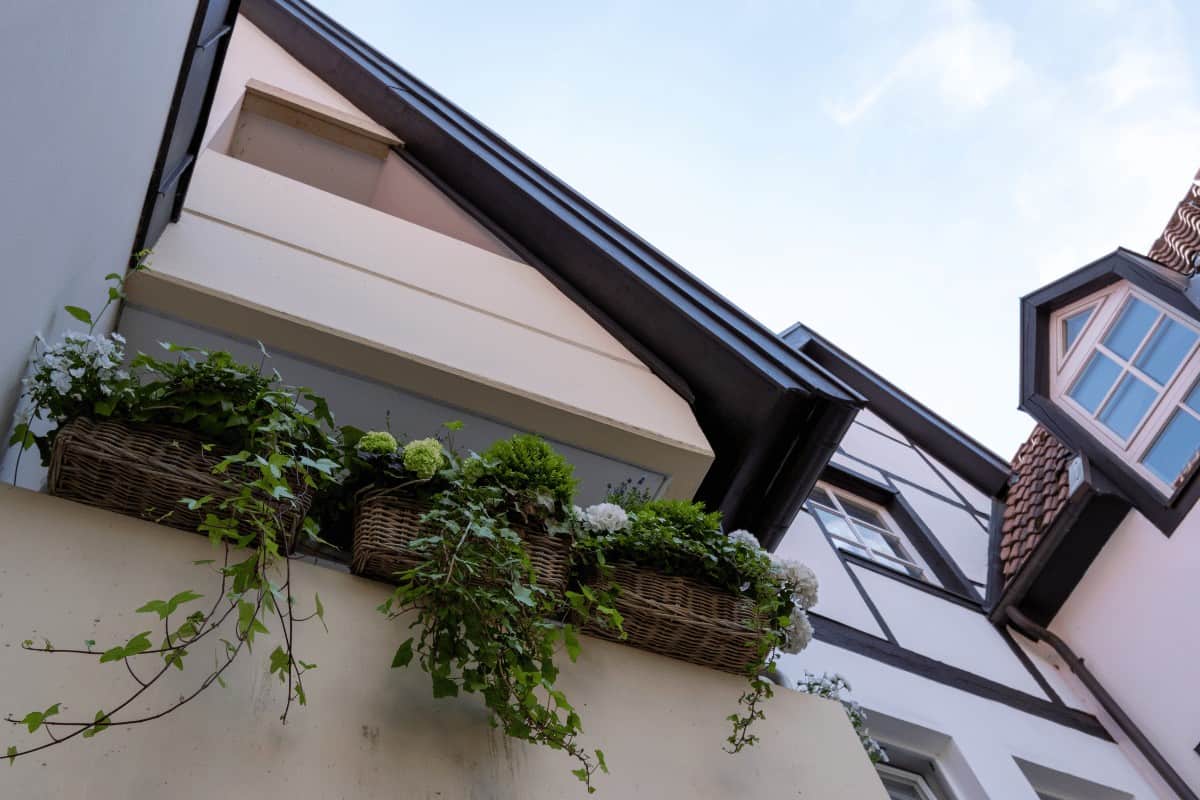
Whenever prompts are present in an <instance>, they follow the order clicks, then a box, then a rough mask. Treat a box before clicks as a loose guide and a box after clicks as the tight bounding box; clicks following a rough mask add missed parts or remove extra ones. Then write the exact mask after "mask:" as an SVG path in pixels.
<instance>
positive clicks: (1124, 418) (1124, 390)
mask: <svg viewBox="0 0 1200 800" xmlns="http://www.w3.org/2000/svg"><path fill="white" fill-rule="evenodd" d="M1156 397H1158V393H1157V392H1155V391H1154V390H1153V389H1151V388H1150V386H1149V385H1147V384H1145V383H1143V382H1142V381H1140V380H1138V379H1137V378H1135V377H1133V375H1132V374H1126V375H1125V377H1124V378H1122V379H1121V383H1120V384H1119V385H1118V386H1117V390H1116V391H1115V392H1113V394H1112V397H1110V398H1109V399H1108V402H1107V403H1105V404H1104V410H1103V411H1101V412H1100V421H1101V422H1103V423H1104V425H1105V426H1106V427H1107V428H1108V429H1109V430H1110V431H1112V432H1113V433H1115V434H1117V435H1118V436H1120V437H1121V438H1122V439H1128V438H1129V437H1130V435H1132V434H1133V431H1134V429H1135V428H1137V425H1138V423H1139V422H1141V421H1142V417H1144V416H1146V411H1147V410H1148V409H1149V408H1150V404H1151V403H1153V402H1154V398H1156Z"/></svg>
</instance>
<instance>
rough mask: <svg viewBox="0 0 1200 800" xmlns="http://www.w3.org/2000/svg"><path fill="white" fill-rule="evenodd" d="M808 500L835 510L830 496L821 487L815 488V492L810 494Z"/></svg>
mask: <svg viewBox="0 0 1200 800" xmlns="http://www.w3.org/2000/svg"><path fill="white" fill-rule="evenodd" d="M808 499H809V500H813V501H815V502H818V503H820V504H821V505H823V506H829V507H830V508H833V501H832V500H830V499H829V494H828V493H827V492H826V491H825V490H824V489H822V488H821V487H819V486H817V487H814V488H813V490H812V491H811V492H809V494H808Z"/></svg>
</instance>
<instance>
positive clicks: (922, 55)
mask: <svg viewBox="0 0 1200 800" xmlns="http://www.w3.org/2000/svg"><path fill="white" fill-rule="evenodd" d="M943 16H944V19H943V21H942V22H941V23H940V24H939V25H938V26H937V27H936V28H934V29H933V30H932V31H930V32H929V33H927V34H926V35H925V36H923V37H922V38H921V40H920V41H918V42H917V43H916V44H915V45H914V46H913V47H912V48H910V49H909V50H908V51H907V52H905V54H904V55H903V56H901V57H900V59H899V60H898V61H897V62H896V63H895V64H894V65H893V66H892V67H891V68H889V69H888V70H887V71H886V72H885V73H884V75H883V77H882V78H880V79H879V80H878V81H876V82H875V83H874V84H873V85H871V86H870V87H869V88H868V89H867V90H866V91H864V92H863V93H862V94H861V95H859V96H858V97H857V98H856V99H854V100H853V101H850V102H846V103H834V104H830V105H829V106H828V107H827V109H826V110H827V112H828V113H829V116H830V117H832V118H833V120H834V121H835V122H837V123H838V124H839V125H850V124H852V123H854V122H856V121H858V120H859V119H861V118H862V117H863V116H864V115H866V114H867V113H868V112H869V111H870V110H871V109H872V108H874V107H875V105H876V104H877V103H878V102H879V101H880V100H881V99H882V98H883V97H885V96H886V95H887V94H889V93H890V92H892V91H893V90H896V89H898V88H899V87H905V86H911V87H915V88H923V89H933V90H934V91H935V93H936V95H937V97H938V99H939V100H940V101H941V102H942V103H943V104H944V105H945V106H946V107H948V108H949V109H951V110H953V111H977V110H980V109H982V108H985V107H986V106H988V105H989V104H990V103H991V102H992V100H993V99H994V98H995V97H996V96H998V95H999V94H1000V93H1001V92H1003V91H1004V90H1005V89H1006V88H1008V87H1009V86H1010V85H1011V84H1012V83H1013V82H1014V81H1015V80H1016V79H1017V78H1018V77H1019V76H1020V75H1021V74H1022V72H1023V71H1024V70H1025V65H1024V64H1023V63H1022V62H1021V60H1020V59H1019V58H1017V55H1016V52H1015V50H1014V47H1013V32H1012V29H1011V28H1009V27H1008V26H1007V25H1004V24H1000V23H997V22H994V21H990V20H987V19H984V18H983V17H982V16H981V15H980V14H979V13H978V10H977V9H976V8H975V6H974V5H973V4H972V3H969V2H955V3H951V4H950V7H949V8H948V9H947V13H945V14H944V15H943Z"/></svg>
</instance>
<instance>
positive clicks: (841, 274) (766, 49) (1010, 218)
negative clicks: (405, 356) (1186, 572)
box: [314, 0, 1200, 459]
mask: <svg viewBox="0 0 1200 800" xmlns="http://www.w3.org/2000/svg"><path fill="white" fill-rule="evenodd" d="M314 2H316V3H317V5H318V6H319V7H320V8H321V9H322V10H324V11H325V12H326V13H328V14H329V15H330V16H332V17H333V18H335V19H337V20H338V21H339V22H341V23H342V24H343V25H345V26H346V27H347V28H349V29H350V30H352V31H354V32H355V33H357V34H358V35H359V36H361V37H362V38H363V39H365V40H366V41H368V42H369V43H371V44H372V45H373V46H375V47H376V48H377V49H379V50H380V51H382V52H383V53H385V54H387V55H388V56H389V57H391V58H392V60H394V61H396V62H397V63H398V64H400V65H401V66H403V67H405V68H406V69H408V70H409V71H410V72H412V73H414V74H415V75H417V76H418V77H419V78H421V79H422V80H424V81H425V82H427V83H428V84H430V85H431V86H433V87H434V88H435V89H437V90H438V91H440V92H441V93H442V94H443V95H445V96H446V97H448V98H449V99H450V100H452V101H453V102H455V103H457V104H458V105H460V106H461V107H463V108H464V109H466V110H467V111H468V112H469V113H471V114H472V115H473V116H475V117H476V118H478V119H480V120H481V121H483V122H484V123H485V124H487V125H488V126H490V127H491V128H492V129H494V130H495V131H497V132H498V133H500V134H501V135H502V136H504V137H505V138H506V139H508V140H509V141H510V142H512V143H513V144H515V145H516V146H517V147H519V148H520V149H521V150H523V151H524V152H525V153H526V154H527V155H529V156H531V157H532V158H533V159H534V160H536V161H538V162H539V163H541V164H542V165H543V166H544V167H546V168H547V169H549V170H550V171H552V172H553V173H555V174H556V175H558V176H559V177H560V178H562V179H563V180H565V181H566V182H567V183H568V184H570V185H571V186H573V187H574V188H575V189H577V190H579V191H580V192H582V193H583V194H584V195H585V196H587V197H588V198H590V199H591V200H592V201H593V202H595V203H596V204H597V205H599V206H600V207H601V208H603V209H605V210H606V211H607V212H608V213H610V214H611V215H613V216H614V217H616V218H617V219H618V220H620V221H621V222H623V223H624V224H626V225H627V226H629V227H630V228H632V229H633V230H635V231H637V232H638V233H639V234H640V235H641V236H642V237H644V238H645V239H647V240H649V241H650V242H652V243H653V244H654V245H655V246H657V247H658V248H659V249H660V250H662V251H664V252H665V253H667V254H668V255H670V256H671V257H672V258H674V259H675V260H676V261H678V262H679V263H681V264H683V265H684V266H685V267H686V268H687V269H688V270H690V271H691V272H693V273H694V274H696V275H697V276H699V277H700V278H701V279H702V280H704V281H705V282H706V283H708V284H709V285H710V286H712V287H714V288H715V289H716V290H717V291H719V292H721V293H722V294H723V295H725V296H726V297H728V298H729V299H730V300H732V301H733V302H734V303H736V304H737V305H739V306H740V307H741V308H743V309H745V310H746V311H747V312H749V313H750V314H751V315H753V316H754V317H756V318H757V319H758V320H760V321H761V322H762V323H763V324H765V325H766V326H767V327H769V328H770V329H772V330H775V331H782V330H783V329H784V328H786V327H787V326H788V325H790V324H792V323H793V322H796V321H800V322H803V323H804V324H805V325H807V326H809V327H810V328H813V329H814V330H816V331H818V332H820V333H821V334H822V335H824V336H825V337H827V338H828V339H830V340H832V341H833V342H835V343H836V344H837V345H838V346H840V347H841V348H843V349H845V350H846V351H848V352H849V353H851V354H852V355H854V356H855V357H857V358H858V359H860V360H861V361H863V362H864V363H866V364H867V365H868V366H870V367H871V368H872V369H874V370H875V371H877V372H879V373H880V374H882V375H883V376H884V377H886V378H888V379H889V380H890V381H892V382H893V383H895V384H897V385H898V386H900V387H901V388H903V389H904V390H905V391H907V392H908V393H909V394H911V395H912V396H914V397H915V398H917V399H918V400H919V401H921V402H922V403H924V404H925V405H927V406H929V407H930V408H932V409H933V410H934V411H935V412H937V413H939V414H941V415H942V416H944V417H945V418H946V419H948V420H949V421H951V422H952V423H954V424H955V425H957V426H959V427H960V428H962V429H963V430H964V431H966V432H967V433H968V434H970V435H971V436H973V437H975V438H976V439H978V440H979V441H981V442H982V443H983V444H985V445H987V446H988V447H990V448H991V449H993V450H994V451H995V452H997V453H998V454H999V455H1001V456H1002V457H1003V458H1005V459H1007V458H1009V457H1011V455H1012V454H1013V453H1014V452H1015V450H1016V447H1017V445H1018V444H1019V443H1020V442H1021V441H1022V440H1023V439H1024V437H1025V436H1026V435H1027V434H1028V432H1029V430H1030V428H1031V427H1032V422H1031V421H1030V419H1029V418H1028V417H1026V416H1025V415H1024V414H1022V413H1021V412H1020V411H1018V410H1017V408H1016V405H1017V365H1018V302H1019V298H1020V297H1021V296H1022V295H1024V294H1027V293H1029V292H1031V291H1033V290H1034V289H1036V288H1038V287H1039V286H1041V285H1043V284H1045V283H1047V282H1048V281H1050V280H1052V279H1054V278H1056V277H1058V276H1060V275H1064V274H1066V273H1068V272H1070V271H1072V270H1074V269H1077V268H1079V267H1081V266H1084V265H1085V264H1087V263H1088V262H1090V261H1092V260H1094V259H1096V258H1098V257H1100V256H1103V255H1105V254H1107V253H1109V252H1111V251H1112V250H1113V249H1115V248H1116V247H1118V246H1124V247H1129V248H1131V249H1134V250H1137V251H1139V252H1145V251H1146V250H1147V249H1148V248H1149V247H1150V245H1151V244H1152V242H1153V241H1154V239H1155V238H1156V237H1157V236H1158V233H1159V232H1160V231H1161V230H1162V227H1163V225H1164V224H1165V223H1166V221H1167V219H1168V217H1169V216H1170V214H1171V211H1172V209H1173V208H1174V206H1175V204H1176V203H1177V202H1178V201H1179V199H1180V198H1181V197H1182V196H1183V194H1184V192H1185V191H1186V190H1187V188H1188V186H1189V182H1190V180H1191V178H1192V176H1193V175H1194V174H1195V172H1196V169H1197V167H1200V137H1198V136H1197V134H1198V133H1200V96H1198V93H1197V60H1198V58H1200V56H1198V55H1197V53H1196V48H1194V47H1193V48H1189V47H1188V38H1189V37H1188V35H1187V34H1188V32H1189V31H1191V32H1194V31H1197V30H1200V4H1197V3H1190V2H1188V0H1181V2H1179V3H1172V2H1170V1H1169V0H1129V1H1128V2H1127V1H1126V0H1057V1H1056V2H1050V3H1047V2H1041V0H1025V1H1015V2H1014V1H1012V0H1009V1H1008V2H995V3H973V2H969V0H928V1H927V2H920V1H919V0H873V1H870V2H868V1H867V0H862V1H857V0H850V1H848V2H840V3H828V2H818V1H817V0H791V1H790V2H778V3H776V2H768V1H766V0H745V2H740V3H739V2H726V3H706V2H686V3H685V2H671V3H668V2H613V3H606V2H591V3H581V2H568V3H563V2H546V3H530V2H520V0H514V1H513V2H508V3H494V2H488V3H483V2H479V3H475V2H458V3H428V2H422V3H413V2H402V1H400V0H390V1H384V0H314Z"/></svg>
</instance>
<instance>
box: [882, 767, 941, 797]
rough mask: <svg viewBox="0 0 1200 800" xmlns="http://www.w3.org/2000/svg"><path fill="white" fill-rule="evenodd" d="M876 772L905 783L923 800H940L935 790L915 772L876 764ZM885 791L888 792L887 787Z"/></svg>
mask: <svg viewBox="0 0 1200 800" xmlns="http://www.w3.org/2000/svg"><path fill="white" fill-rule="evenodd" d="M875 770H876V771H877V772H878V773H879V774H880V776H882V777H885V778H888V779H889V780H892V781H896V782H899V783H904V784H906V786H907V787H908V788H911V789H915V790H916V792H917V795H918V796H919V797H920V798H921V800H938V796H937V795H935V794H934V793H933V790H932V789H930V788H929V784H928V783H927V782H926V781H925V779H924V778H922V777H921V776H920V775H918V774H916V773H915V772H909V771H908V770H903V769H896V768H895V767H889V766H888V765H887V764H876V765H875ZM884 791H887V787H886V786H885V787H884Z"/></svg>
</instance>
